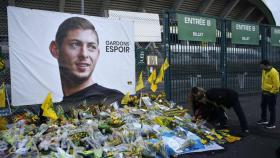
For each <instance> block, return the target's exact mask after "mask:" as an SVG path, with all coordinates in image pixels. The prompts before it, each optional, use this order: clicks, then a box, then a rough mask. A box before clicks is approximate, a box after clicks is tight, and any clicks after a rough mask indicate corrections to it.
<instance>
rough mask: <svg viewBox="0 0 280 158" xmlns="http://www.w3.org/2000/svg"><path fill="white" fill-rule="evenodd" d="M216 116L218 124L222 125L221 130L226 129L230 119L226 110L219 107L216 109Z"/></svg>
mask: <svg viewBox="0 0 280 158" xmlns="http://www.w3.org/2000/svg"><path fill="white" fill-rule="evenodd" d="M215 115H216V117H217V118H216V119H217V122H218V123H220V128H226V126H227V120H228V119H227V116H226V113H225V110H224V109H223V108H222V107H218V108H216V109H215Z"/></svg>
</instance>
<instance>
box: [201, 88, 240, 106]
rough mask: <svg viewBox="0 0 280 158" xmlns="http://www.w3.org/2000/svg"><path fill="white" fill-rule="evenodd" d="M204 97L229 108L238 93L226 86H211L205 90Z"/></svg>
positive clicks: (236, 98)
mask: <svg viewBox="0 0 280 158" xmlns="http://www.w3.org/2000/svg"><path fill="white" fill-rule="evenodd" d="M206 97H207V99H209V100H210V101H213V102H216V103H217V104H218V105H222V106H224V107H226V108H230V107H231V106H232V104H235V103H236V101H238V93H237V92H235V91H234V90H232V89H228V88H211V89H209V90H207V91H206Z"/></svg>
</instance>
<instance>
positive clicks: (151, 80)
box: [148, 69, 157, 84]
mask: <svg viewBox="0 0 280 158" xmlns="http://www.w3.org/2000/svg"><path fill="white" fill-rule="evenodd" d="M156 78H157V71H156V69H154V71H153V72H152V73H151V75H150V76H149V78H148V82H149V83H150V84H152V83H154V82H155V80H156Z"/></svg>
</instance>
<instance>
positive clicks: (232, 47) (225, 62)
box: [163, 11, 280, 103]
mask: <svg viewBox="0 0 280 158" xmlns="http://www.w3.org/2000/svg"><path fill="white" fill-rule="evenodd" d="M176 13H179V12H174V11H168V12H165V14H164V17H163V22H164V38H163V39H164V45H165V53H166V57H167V58H168V60H169V63H170V68H169V69H168V71H167V74H166V76H165V91H166V93H167V96H168V98H169V99H170V100H173V101H175V102H179V103H180V102H186V99H187V98H186V97H187V93H188V92H189V90H190V89H191V87H193V86H200V87H203V88H205V89H209V88H213V87H227V88H231V89H234V90H236V91H237V92H239V93H255V92H259V91H260V79H261V77H260V75H261V70H260V68H259V62H260V60H261V59H268V60H270V61H271V63H272V65H273V66H275V67H276V68H278V70H279V68H280V47H272V46H270V41H269V36H270V32H269V31H270V27H271V26H264V25H260V26H259V28H260V30H259V32H260V36H259V37H260V39H259V45H241V44H232V42H231V39H232V38H231V35H232V34H231V21H230V20H225V19H220V18H215V17H214V18H215V19H216V42H215V43H214V42H211V43H210V42H200V41H185V40H179V39H178V27H177V25H178V23H177V19H176ZM180 14H187V15H191V14H190V13H182V12H180ZM200 16H201V15H200ZM211 18H213V17H211Z"/></svg>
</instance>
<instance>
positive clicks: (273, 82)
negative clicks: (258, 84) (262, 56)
mask: <svg viewBox="0 0 280 158" xmlns="http://www.w3.org/2000/svg"><path fill="white" fill-rule="evenodd" d="M279 87H280V83H279V73H278V71H277V70H276V69H275V68H271V69H270V70H269V71H265V70H263V71H262V90H263V91H264V92H269V93H273V94H276V93H278V92H279Z"/></svg>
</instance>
